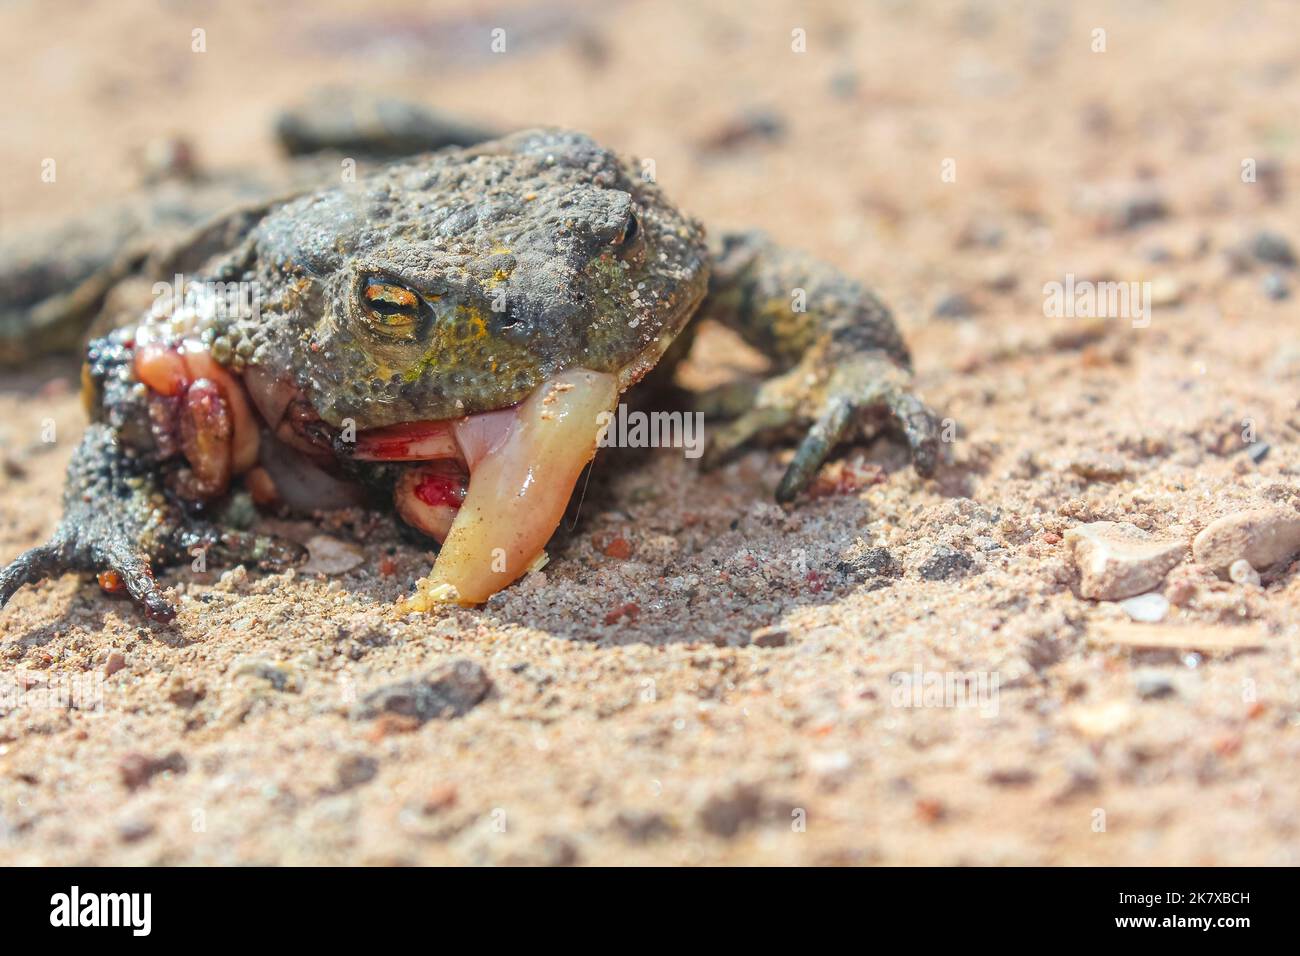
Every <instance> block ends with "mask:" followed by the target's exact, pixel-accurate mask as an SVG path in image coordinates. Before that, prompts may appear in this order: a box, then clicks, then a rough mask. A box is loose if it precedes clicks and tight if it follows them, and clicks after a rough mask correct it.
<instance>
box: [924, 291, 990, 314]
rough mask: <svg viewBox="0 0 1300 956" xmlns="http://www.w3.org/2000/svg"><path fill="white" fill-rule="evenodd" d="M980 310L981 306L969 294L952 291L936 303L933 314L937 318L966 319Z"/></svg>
mask: <svg viewBox="0 0 1300 956" xmlns="http://www.w3.org/2000/svg"><path fill="white" fill-rule="evenodd" d="M978 312H979V308H978V307H977V306H976V305H975V304H974V303H973V302H972V301H971V300H970V298H969V297H968V296H966V295H964V294H963V293H961V292H952V293H949V294H948V295H945V296H944V297H943V298H941V299H940V300H939V301H938V302H936V303H935V306H934V313H933V314H934V317H935V318H936V319H964V318H968V317H969V316H972V315H975V314H976V313H978Z"/></svg>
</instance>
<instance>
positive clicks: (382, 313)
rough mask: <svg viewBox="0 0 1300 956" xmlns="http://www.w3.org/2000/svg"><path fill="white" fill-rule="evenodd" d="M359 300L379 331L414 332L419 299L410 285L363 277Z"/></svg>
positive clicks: (402, 335)
mask: <svg viewBox="0 0 1300 956" xmlns="http://www.w3.org/2000/svg"><path fill="white" fill-rule="evenodd" d="M361 304H362V306H363V307H364V309H365V312H366V318H368V319H369V320H370V325H371V328H373V329H374V330H375V331H376V332H378V333H380V334H381V335H387V336H391V337H393V338H413V337H414V336H415V332H416V327H417V326H418V325H419V322H420V312H421V310H422V309H423V300H422V299H421V298H420V297H419V296H418V295H416V294H415V293H414V292H412V291H411V290H410V289H407V288H405V287H403V286H400V285H397V284H395V283H392V282H388V281H386V280H384V279H374V278H372V279H367V280H366V281H365V284H364V285H363V286H362V287H361Z"/></svg>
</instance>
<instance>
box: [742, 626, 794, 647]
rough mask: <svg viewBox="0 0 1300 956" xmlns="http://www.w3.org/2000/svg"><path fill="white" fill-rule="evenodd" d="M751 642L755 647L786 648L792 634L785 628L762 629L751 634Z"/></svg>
mask: <svg viewBox="0 0 1300 956" xmlns="http://www.w3.org/2000/svg"><path fill="white" fill-rule="evenodd" d="M749 641H750V643H751V644H753V645H754V646H755V647H785V646H786V645H787V644H789V643H790V632H789V631H787V630H786V629H785V628H783V627H760V628H759V629H758V630H756V631H752V632H751V633H750V635H749Z"/></svg>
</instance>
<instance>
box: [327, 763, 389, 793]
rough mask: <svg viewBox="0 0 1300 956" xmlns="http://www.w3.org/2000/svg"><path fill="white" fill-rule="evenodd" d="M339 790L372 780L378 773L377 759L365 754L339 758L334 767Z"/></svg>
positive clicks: (349, 788)
mask: <svg viewBox="0 0 1300 956" xmlns="http://www.w3.org/2000/svg"><path fill="white" fill-rule="evenodd" d="M334 772H335V775H336V776H337V777H338V782H339V789H340V790H351V789H352V788H353V787H359V786H361V785H362V784H363V783H369V782H370V781H371V780H374V779H375V777H376V776H377V775H378V773H379V761H378V760H376V759H375V758H374V757H367V756H366V755H365V754H351V755H349V756H347V757H343V758H341V759H340V760H339V762H338V766H337V767H335V768H334Z"/></svg>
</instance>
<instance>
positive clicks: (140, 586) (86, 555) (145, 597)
mask: <svg viewBox="0 0 1300 956" xmlns="http://www.w3.org/2000/svg"><path fill="white" fill-rule="evenodd" d="M66 571H90V572H92V573H94V574H95V575H96V576H97V577H98V579H99V584H100V587H102V588H103V589H104V591H106V592H108V593H110V594H117V593H123V592H124V593H126V594H128V595H130V597H131V599H132V600H133V601H134V602H135V604H136V605H137V606H138V607H139V608H140V610H141V611H143V612H144V614H145V615H146V616H147V617H149V618H150V619H152V620H155V621H161V622H167V621H170V620H172V619H173V618H175V617H176V607H175V605H174V604H172V602H171V601H170V600H169V599H168V598H167V596H166V595H165V594H164V593H163V591H162V588H160V587H159V586H158V582H157V581H156V580H154V576H153V567H152V565H151V564H150V562H149V559H148V558H147V557H146V556H145V555H143V554H140V553H138V552H137V551H135V550H134V549H133V548H131V547H130V546H129V545H127V544H126V543H125V542H117V541H113V542H108V543H106V544H104V545H103V546H96V545H87V544H86V543H85V542H82V541H79V540H78V539H77V538H76V537H75V536H74V535H70V534H59V535H57V536H56V537H55V539H54V540H53V541H51V542H49V543H48V544H43V545H41V546H40V547H36V548H31V549H30V550H28V551H24V552H23V553H22V554H20V555H19V556H18V557H17V558H15V559H14V561H13V562H12V563H11V564H10V565H9V566H8V567H7V568H5V569H4V570H3V571H0V607H3V606H4V605H5V604H8V603H9V599H10V598H11V597H13V595H14V592H16V591H17V590H18V589H19V588H20V587H22V586H23V585H24V584H37V583H39V582H41V581H43V580H44V579H46V578H49V577H53V576H55V575H57V574H62V573H64V572H66Z"/></svg>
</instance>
